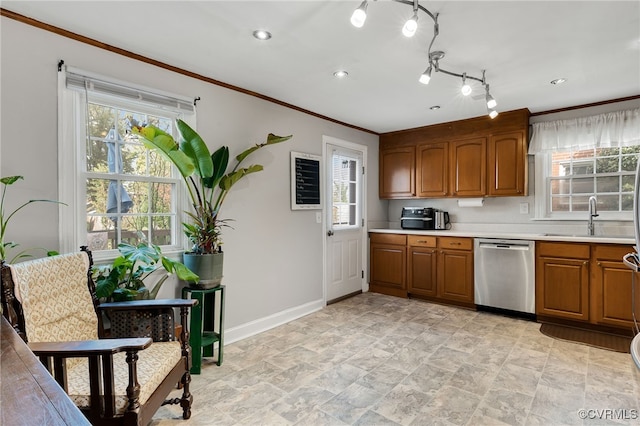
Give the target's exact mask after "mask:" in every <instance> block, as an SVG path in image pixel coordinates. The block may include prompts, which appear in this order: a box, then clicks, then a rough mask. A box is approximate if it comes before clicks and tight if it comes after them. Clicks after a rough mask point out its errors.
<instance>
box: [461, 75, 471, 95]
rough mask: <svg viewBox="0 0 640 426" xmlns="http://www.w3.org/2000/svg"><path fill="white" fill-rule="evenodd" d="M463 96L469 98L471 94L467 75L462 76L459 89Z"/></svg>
mask: <svg viewBox="0 0 640 426" xmlns="http://www.w3.org/2000/svg"><path fill="white" fill-rule="evenodd" d="M460 92H462V95H463V96H469V95H470V94H471V86H469V83H467V73H466V72H465V73H463V74H462V87H461V88H460Z"/></svg>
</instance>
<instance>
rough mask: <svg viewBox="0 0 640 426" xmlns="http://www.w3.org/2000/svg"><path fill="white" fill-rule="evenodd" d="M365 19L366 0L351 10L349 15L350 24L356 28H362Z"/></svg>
mask: <svg viewBox="0 0 640 426" xmlns="http://www.w3.org/2000/svg"><path fill="white" fill-rule="evenodd" d="M366 20H367V0H364V1H363V2H362V3H361V4H360V6H359V7H358V8H357V9H356V10H354V11H353V14H352V15H351V25H353V26H354V27H356V28H362V26H363V25H364V21H366Z"/></svg>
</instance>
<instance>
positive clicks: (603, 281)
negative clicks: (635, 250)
mask: <svg viewBox="0 0 640 426" xmlns="http://www.w3.org/2000/svg"><path fill="white" fill-rule="evenodd" d="M593 251H594V262H593V264H592V271H591V299H592V303H591V320H592V321H593V322H595V323H597V324H603V325H611V326H615V327H622V328H627V329H630V328H631V327H632V326H633V317H632V312H633V306H632V305H633V303H634V301H633V296H634V294H633V293H634V292H633V291H632V288H631V286H632V285H633V278H634V277H633V274H634V273H633V272H632V271H631V270H630V269H629V268H627V267H626V266H625V265H624V263H622V260H621V259H622V256H624V255H625V254H626V253H628V252H630V251H631V248H630V247H628V246H617V245H609V244H602V245H595V246H594V248H593ZM636 275H637V274H636ZM639 278H640V277H638V276H636V277H635V280H636V289H639V287H638V285H639V283H640V281H638V279H639ZM635 296H636V300H635V303H636V306H637V308H636V312H637V313H638V315H640V302H639V300H640V291H638V290H636V292H635Z"/></svg>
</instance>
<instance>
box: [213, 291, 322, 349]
mask: <svg viewBox="0 0 640 426" xmlns="http://www.w3.org/2000/svg"><path fill="white" fill-rule="evenodd" d="M324 306H325V303H324V300H322V299H320V300H316V301H313V302H309V303H305V304H304V305H300V306H296V307H294V308H290V309H286V310H284V311H282V312H278V313H275V314H273V315H269V316H268V317H264V318H260V319H257V320H254V321H251V322H248V323H246V324H242V325H239V326H236V327H233V328H229V329H226V330H225V331H224V343H225V344H229V343H233V342H237V341H239V340H242V339H246V338H247V337H251V336H255V335H256V334H259V333H262V332H264V331H267V330H270V329H272V328H275V327H278V326H279V325H282V324H286V323H288V322H290V321H293V320H295V319H298V318H302V317H304V316H306V315H309V314H311V313H313V312H317V311H319V310H321V309H322V308H324Z"/></svg>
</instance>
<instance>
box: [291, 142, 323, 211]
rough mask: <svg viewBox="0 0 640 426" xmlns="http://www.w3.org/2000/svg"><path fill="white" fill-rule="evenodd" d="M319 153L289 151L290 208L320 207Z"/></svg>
mask: <svg viewBox="0 0 640 426" xmlns="http://www.w3.org/2000/svg"><path fill="white" fill-rule="evenodd" d="M321 159H322V157H320V156H319V155H313V154H305V153H302V152H295V151H291V210H319V209H322V200H321V196H320V184H321V180H320V179H321V170H322V168H321V167H320V160H321Z"/></svg>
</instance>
